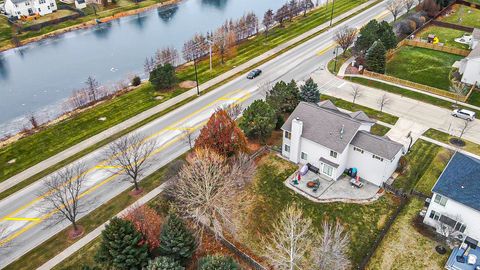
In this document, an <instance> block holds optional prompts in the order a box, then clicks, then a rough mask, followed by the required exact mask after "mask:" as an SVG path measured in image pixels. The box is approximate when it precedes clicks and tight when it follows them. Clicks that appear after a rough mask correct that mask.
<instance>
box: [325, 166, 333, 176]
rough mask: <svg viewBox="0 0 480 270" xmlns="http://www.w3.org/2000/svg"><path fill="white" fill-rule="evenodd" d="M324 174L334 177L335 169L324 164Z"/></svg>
mask: <svg viewBox="0 0 480 270" xmlns="http://www.w3.org/2000/svg"><path fill="white" fill-rule="evenodd" d="M322 172H323V174H325V175H328V176H330V177H332V176H333V167H332V166H330V165H327V164H323V169H322Z"/></svg>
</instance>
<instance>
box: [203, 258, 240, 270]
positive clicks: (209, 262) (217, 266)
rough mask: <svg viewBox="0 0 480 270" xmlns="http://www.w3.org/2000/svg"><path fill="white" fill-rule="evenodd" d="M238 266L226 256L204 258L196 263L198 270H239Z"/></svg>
mask: <svg viewBox="0 0 480 270" xmlns="http://www.w3.org/2000/svg"><path fill="white" fill-rule="evenodd" d="M239 269H240V266H239V265H238V264H237V263H236V262H235V261H234V260H233V259H232V258H231V257H227V256H220V255H214V256H211V255H210V256H206V257H203V258H201V259H200V261H199V262H198V270H239Z"/></svg>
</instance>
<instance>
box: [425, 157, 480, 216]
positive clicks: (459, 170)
mask: <svg viewBox="0 0 480 270" xmlns="http://www.w3.org/2000/svg"><path fill="white" fill-rule="evenodd" d="M432 192H434V193H438V194H441V195H443V196H445V197H448V198H450V199H452V200H454V201H457V202H459V203H461V204H464V205H466V206H468V207H471V208H473V209H476V210H478V211H480V160H478V159H476V158H473V157H471V156H467V155H465V154H462V153H459V152H456V153H455V154H454V155H453V157H452V158H451V159H450V161H449V163H448V165H447V167H446V168H445V170H443V172H442V174H441V175H440V177H439V178H438V180H437V183H435V186H434V187H433V189H432Z"/></svg>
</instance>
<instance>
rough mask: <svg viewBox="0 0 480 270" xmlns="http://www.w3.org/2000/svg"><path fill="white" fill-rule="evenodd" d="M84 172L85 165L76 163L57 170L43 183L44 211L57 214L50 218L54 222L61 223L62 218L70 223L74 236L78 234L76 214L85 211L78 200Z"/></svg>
mask: <svg viewBox="0 0 480 270" xmlns="http://www.w3.org/2000/svg"><path fill="white" fill-rule="evenodd" d="M86 172H87V170H86V167H85V165H84V164H82V163H78V164H74V165H70V166H67V167H65V168H63V169H61V170H59V171H58V172H56V173H55V174H53V175H52V176H50V177H49V178H47V179H46V180H45V181H44V182H43V185H44V187H45V189H46V192H45V195H44V200H45V201H46V203H47V207H46V209H44V210H46V211H47V212H48V213H50V212H52V211H55V212H57V213H58V215H53V216H52V218H53V219H54V220H55V221H56V222H61V221H62V220H63V219H64V218H65V219H67V220H68V221H70V222H71V223H72V226H73V234H74V235H78V234H79V233H80V228H79V227H78V224H77V217H78V214H80V213H82V212H83V211H84V210H85V209H84V208H85V205H84V204H81V203H80V198H81V191H82V188H83V187H84V184H85V176H86Z"/></svg>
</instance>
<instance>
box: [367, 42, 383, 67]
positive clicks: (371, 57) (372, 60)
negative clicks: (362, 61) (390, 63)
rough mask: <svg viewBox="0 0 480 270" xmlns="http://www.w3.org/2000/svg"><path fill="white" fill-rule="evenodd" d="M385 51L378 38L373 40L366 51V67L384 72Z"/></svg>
mask: <svg viewBox="0 0 480 270" xmlns="http://www.w3.org/2000/svg"><path fill="white" fill-rule="evenodd" d="M386 53H387V51H386V50H385V46H383V43H382V42H381V41H380V40H377V41H375V42H374V43H373V45H372V47H370V49H368V51H367V55H366V62H367V67H368V69H369V70H370V71H373V72H377V73H381V74H383V73H385V65H386V61H387V60H386Z"/></svg>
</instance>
